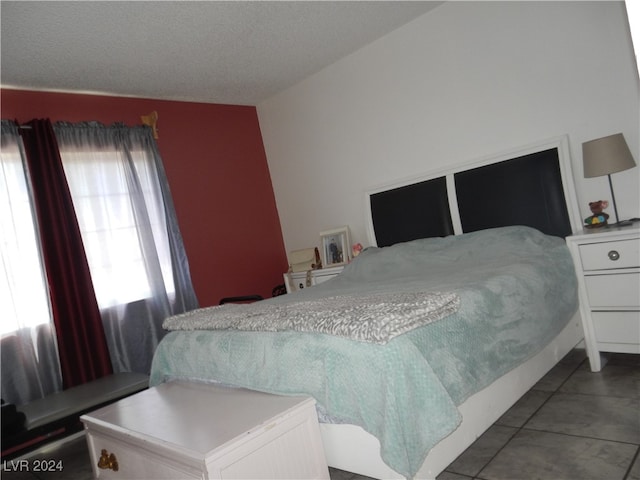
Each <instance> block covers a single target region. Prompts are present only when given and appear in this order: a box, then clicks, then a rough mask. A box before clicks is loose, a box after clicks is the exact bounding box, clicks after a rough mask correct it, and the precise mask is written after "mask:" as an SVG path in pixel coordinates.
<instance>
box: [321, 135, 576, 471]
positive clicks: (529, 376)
mask: <svg viewBox="0 0 640 480" xmlns="http://www.w3.org/2000/svg"><path fill="white" fill-rule="evenodd" d="M550 148H557V149H558V156H559V160H560V173H561V176H562V183H563V189H564V192H565V200H566V204H567V210H568V213H569V219H570V222H571V227H572V231H573V232H576V231H578V229H579V227H580V222H579V220H578V219H579V210H578V204H577V200H576V194H575V188H574V183H573V174H572V169H571V158H570V155H569V146H568V138H567V137H566V136H563V137H558V138H554V139H551V140H546V141H543V142H538V143H536V144H534V145H530V146H527V147H523V148H519V149H516V150H512V151H509V152H504V153H502V154H499V155H494V156H491V157H487V158H484V159H480V160H476V161H474V162H470V163H468V164H465V165H463V166H461V167H457V168H455V169H451V170H446V171H439V172H435V173H434V172H432V173H431V174H428V175H423V176H420V177H413V178H410V179H405V180H403V181H400V182H397V183H394V184H387V185H384V186H380V187H378V188H376V189H373V190H370V191H368V192H366V200H367V209H368V214H369V222H368V230H369V237H370V241H371V244H372V245H376V239H375V233H374V230H373V222H372V220H371V210H370V202H369V196H370V195H371V194H373V193H378V192H382V191H385V190H389V189H393V188H397V187H401V186H405V185H410V184H412V183H416V182H420V181H423V180H430V179H432V178H436V177H442V176H446V178H447V187H448V191H449V205H450V210H451V216H452V220H453V225H454V231H455V233H456V234H459V233H462V227H461V222H460V216H459V214H458V205H457V201H456V198H455V190H454V188H455V184H454V182H453V175H454V174H455V173H457V172H461V171H464V170H468V169H471V168H476V167H480V166H484V165H489V164H492V163H496V162H501V161H504V160H509V159H510V158H518V157H520V156H523V155H527V154H530V153H535V152H538V151H542V150H547V149H550ZM583 336H584V335H583V331H582V324H581V320H580V314H579V312H576V314H575V315H574V317H573V318H572V319H571V321H570V322H569V323H568V324H567V326H566V327H565V328H564V329H563V330H562V332H560V334H559V335H558V336H557V337H556V338H554V339H553V340H552V341H551V342H550V343H549V344H548V345H547V346H546V347H545V348H544V349H543V350H542V351H541V352H539V353H538V354H537V355H535V356H534V357H532V358H530V359H529V360H527V361H525V362H524V363H522V364H521V365H520V366H518V367H516V368H515V369H513V370H511V371H510V372H508V373H507V374H506V375H503V376H502V377H500V378H498V379H497V380H495V381H494V382H493V383H492V384H491V385H489V386H488V387H486V388H484V389H483V390H480V391H479V392H477V393H475V394H474V395H472V396H471V397H469V398H468V399H467V400H466V401H465V402H464V403H463V404H462V405H460V407H459V410H460V413H461V414H462V417H463V420H462V423H461V424H460V425H459V426H458V428H457V429H456V430H455V431H453V432H452V433H451V434H450V435H449V436H447V437H446V438H444V439H443V440H442V441H440V442H439V443H438V444H437V445H435V447H434V448H433V449H431V451H430V452H429V453H428V455H427V457H426V459H425V461H424V463H423V464H422V467H421V468H420V470H419V471H418V473H417V474H416V476H415V478H418V479H435V478H436V476H437V475H438V474H440V473H441V472H442V471H443V470H444V469H445V468H446V467H447V466H448V465H449V464H451V462H453V461H454V460H455V459H456V458H457V457H458V456H459V455H460V454H461V453H462V452H464V450H466V449H467V448H468V447H469V446H470V445H471V444H472V443H473V442H474V441H475V440H476V439H477V438H478V437H479V436H480V435H482V434H483V433H484V432H485V431H486V430H487V429H488V428H489V427H490V426H491V425H492V424H493V423H494V422H495V421H496V420H498V419H499V418H500V417H501V416H502V415H503V414H504V413H505V412H506V411H507V410H508V409H509V408H510V407H511V406H513V404H514V403H516V402H517V401H518V400H519V399H520V398H521V397H522V395H524V394H525V393H526V392H527V391H528V390H529V389H531V387H533V386H534V385H535V384H536V383H537V382H538V381H539V380H540V379H541V378H542V377H543V376H544V375H545V374H546V373H547V372H549V370H551V369H552V368H553V367H554V366H555V365H556V364H557V363H558V362H559V361H560V360H561V359H562V358H563V357H564V356H565V355H566V354H567V353H569V352H570V351H571V350H572V349H573V348H575V347H576V346H577V345H578V344H579V343H580V342H581V341H582V339H583ZM320 431H321V433H322V439H323V443H324V448H325V454H326V457H327V463H328V464H329V466H331V467H334V468H338V469H341V470H346V471H348V472H354V473H358V474H361V475H366V476H369V477H373V478H380V479H387V478H389V479H390V478H404V477H403V476H402V475H400V474H399V473H397V472H396V471H394V470H392V469H391V468H390V467H389V466H388V465H387V464H385V463H384V462H383V461H382V458H381V457H380V442H379V441H378V439H377V438H376V437H374V436H373V435H371V434H370V433H368V432H366V431H365V430H364V429H363V428H361V427H359V426H356V425H350V424H326V423H322V424H321V425H320Z"/></svg>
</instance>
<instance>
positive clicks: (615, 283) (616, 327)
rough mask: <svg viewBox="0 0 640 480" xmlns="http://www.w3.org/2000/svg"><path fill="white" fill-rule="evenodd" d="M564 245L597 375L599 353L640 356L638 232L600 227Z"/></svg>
mask: <svg viewBox="0 0 640 480" xmlns="http://www.w3.org/2000/svg"><path fill="white" fill-rule="evenodd" d="M566 240H567V245H568V246H569V250H570V251H571V256H572V257H573V263H574V265H575V269H576V275H577V278H578V289H579V290H578V291H579V299H580V315H581V317H582V326H583V329H584V341H585V345H586V348H587V355H588V356H589V363H590V365H591V370H592V371H594V372H598V371H600V369H601V368H602V362H601V357H600V352H621V353H640V228H638V227H635V226H634V227H614V226H611V227H602V228H599V229H593V230H584V231H583V232H581V233H579V234H576V235H571V236H569V237H567V239H566Z"/></svg>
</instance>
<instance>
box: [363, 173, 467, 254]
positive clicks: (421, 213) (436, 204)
mask: <svg viewBox="0 0 640 480" xmlns="http://www.w3.org/2000/svg"><path fill="white" fill-rule="evenodd" d="M369 198H370V202H371V217H372V221H373V228H374V231H375V235H376V241H377V244H378V246H379V247H386V246H389V245H393V244H394V243H400V242H408V241H409V240H415V239H418V238H427V237H445V236H447V235H452V234H453V233H454V232H453V224H452V222H451V214H450V212H449V202H448V200H447V182H446V178H445V177H439V178H434V179H432V180H426V181H423V182H419V183H414V184H412V185H406V186H403V187H398V188H394V189H392V190H387V191H385V192H380V193H374V194H372V195H371V196H370V197H369Z"/></svg>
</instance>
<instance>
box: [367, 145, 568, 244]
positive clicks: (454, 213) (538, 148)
mask: <svg viewBox="0 0 640 480" xmlns="http://www.w3.org/2000/svg"><path fill="white" fill-rule="evenodd" d="M367 200H368V202H367V206H368V208H369V237H370V240H371V244H372V245H377V246H379V247H384V246H388V245H393V244H394V243H399V242H406V241H409V240H415V239H418V238H427V237H444V236H447V235H452V234H460V233H466V232H473V231H476V230H483V229H486V228H495V227H503V226H508V225H527V226H530V227H534V228H537V229H538V230H540V231H542V232H543V233H546V234H549V235H555V236H558V237H563V238H564V237H566V236H567V235H570V234H571V233H572V232H574V231H577V229H578V226H579V225H580V222H579V221H578V218H579V210H578V206H577V200H576V195H575V188H574V183H573V175H572V173H571V158H570V155H569V148H568V139H567V137H566V136H564V137H560V138H555V139H552V140H547V141H544V142H539V143H536V144H535V145H530V146H527V147H522V148H519V149H516V150H512V151H509V152H505V153H502V154H499V155H493V156H491V157H487V158H484V159H481V160H477V161H474V162H471V163H468V164H465V165H462V166H459V167H457V168H454V169H450V170H446V171H440V172H436V173H433V174H430V175H423V176H420V177H414V178H412V179H408V180H405V181H402V182H397V183H395V184H390V185H385V186H382V187H378V188H376V189H374V190H371V191H369V192H367Z"/></svg>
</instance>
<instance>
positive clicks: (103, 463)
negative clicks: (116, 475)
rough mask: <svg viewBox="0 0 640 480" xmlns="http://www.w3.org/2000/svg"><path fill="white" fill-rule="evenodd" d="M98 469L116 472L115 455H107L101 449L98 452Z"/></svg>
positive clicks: (116, 461) (116, 462)
mask: <svg viewBox="0 0 640 480" xmlns="http://www.w3.org/2000/svg"><path fill="white" fill-rule="evenodd" d="M98 468H101V469H103V470H113V471H114V472H117V471H118V459H117V458H116V455H115V453H111V454H109V453H108V452H107V451H106V450H104V449H102V452H100V460H98Z"/></svg>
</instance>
